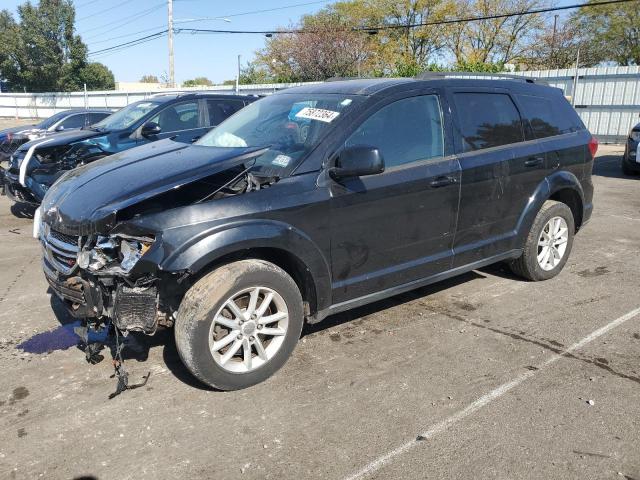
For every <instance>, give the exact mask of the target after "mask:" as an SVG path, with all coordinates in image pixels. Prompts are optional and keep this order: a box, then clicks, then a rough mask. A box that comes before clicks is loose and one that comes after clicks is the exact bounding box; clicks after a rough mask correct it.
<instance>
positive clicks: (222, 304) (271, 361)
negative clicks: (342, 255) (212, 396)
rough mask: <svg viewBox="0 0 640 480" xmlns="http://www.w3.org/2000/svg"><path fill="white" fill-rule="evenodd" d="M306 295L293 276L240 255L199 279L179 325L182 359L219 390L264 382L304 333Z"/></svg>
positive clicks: (180, 312) (183, 307)
mask: <svg viewBox="0 0 640 480" xmlns="http://www.w3.org/2000/svg"><path fill="white" fill-rule="evenodd" d="M302 324H303V308H302V297H301V295H300V291H299V289H298V287H297V285H296V283H295V282H294V281H293V279H292V278H291V277H290V276H289V275H288V274H287V273H286V272H285V271H284V270H282V269H280V268H279V267H277V266H276V265H273V264H271V263H269V262H265V261H262V260H242V261H239V262H234V263H230V264H228V265H225V266H223V267H220V268H218V269H216V270H214V271H213V272H211V273H209V274H208V275H206V276H204V277H203V278H202V279H200V280H199V281H198V282H197V283H196V284H195V285H193V287H191V289H190V290H189V291H188V292H187V294H186V295H185V297H184V299H183V301H182V303H181V305H180V308H179V310H178V316H177V319H176V324H175V336H176V345H177V347H178V352H179V354H180V357H181V358H182V361H183V362H184V364H185V365H186V366H187V368H188V369H189V370H190V371H191V373H193V374H194V375H195V376H196V377H197V378H198V379H200V380H201V381H203V382H204V383H206V384H208V385H210V386H212V387H215V388H219V389H221V390H237V389H241V388H246V387H249V386H251V385H255V384H256V383H259V382H262V381H264V380H266V379H267V378H269V377H270V376H271V375H273V374H274V373H275V372H276V371H277V370H278V369H279V368H280V367H282V365H284V363H285V362H286V361H287V359H288V358H289V356H290V355H291V352H293V349H294V348H295V345H296V343H297V341H298V339H299V338H300V332H301V331H302Z"/></svg>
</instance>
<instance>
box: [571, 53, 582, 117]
mask: <svg viewBox="0 0 640 480" xmlns="http://www.w3.org/2000/svg"><path fill="white" fill-rule="evenodd" d="M578 68H580V47H578V54H577V55H576V76H575V77H573V91H572V92H571V106H572V107H575V106H576V91H577V90H578Z"/></svg>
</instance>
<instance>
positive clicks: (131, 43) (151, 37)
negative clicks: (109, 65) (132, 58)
mask: <svg viewBox="0 0 640 480" xmlns="http://www.w3.org/2000/svg"><path fill="white" fill-rule="evenodd" d="M167 33H168V30H162V31H161V32H156V33H152V34H151V35H146V36H144V37H140V38H136V39H135V40H131V41H129V42H125V43H121V44H119V45H113V46H112V47H107V48H103V49H101V50H96V51H94V52H90V53H89V55H92V56H93V55H97V54H99V53H103V52H109V51H111V50H115V49H120V48H121V47H133V46H135V45H138V44H139V43H144V42H143V40H146V41H149V40H154V39H156V38H160V37H163V36H164V35H166V34H167Z"/></svg>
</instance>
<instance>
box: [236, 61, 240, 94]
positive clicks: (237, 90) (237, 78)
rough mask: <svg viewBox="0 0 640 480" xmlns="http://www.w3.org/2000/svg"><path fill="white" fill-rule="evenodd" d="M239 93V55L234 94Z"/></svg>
mask: <svg viewBox="0 0 640 480" xmlns="http://www.w3.org/2000/svg"><path fill="white" fill-rule="evenodd" d="M238 92H240V55H238V73H237V74H236V94H237V93H238Z"/></svg>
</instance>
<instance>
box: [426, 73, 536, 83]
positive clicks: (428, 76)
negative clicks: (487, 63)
mask: <svg viewBox="0 0 640 480" xmlns="http://www.w3.org/2000/svg"><path fill="white" fill-rule="evenodd" d="M455 77H458V78H477V77H485V78H486V79H487V80H518V81H520V82H524V83H537V82H536V79H535V78H532V77H524V76H520V75H509V74H508V73H490V72H422V73H420V74H418V75H416V76H415V77H414V78H415V79H416V80H430V79H434V78H455Z"/></svg>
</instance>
